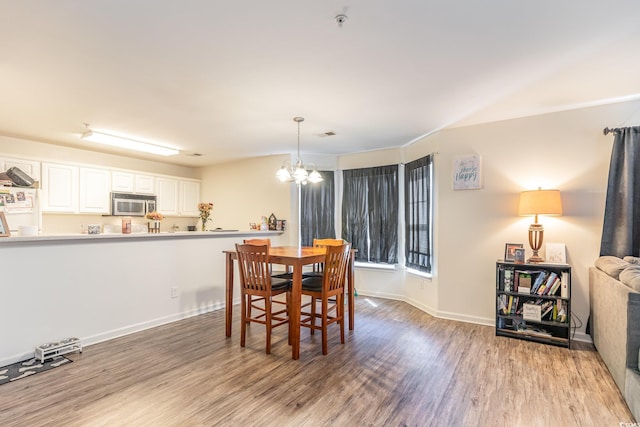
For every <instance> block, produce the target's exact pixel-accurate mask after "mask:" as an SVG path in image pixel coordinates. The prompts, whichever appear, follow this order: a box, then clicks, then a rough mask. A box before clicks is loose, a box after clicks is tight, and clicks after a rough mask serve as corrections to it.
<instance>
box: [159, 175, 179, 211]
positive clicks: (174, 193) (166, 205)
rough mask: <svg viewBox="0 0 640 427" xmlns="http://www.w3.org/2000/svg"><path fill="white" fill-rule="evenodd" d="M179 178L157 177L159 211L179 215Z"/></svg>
mask: <svg viewBox="0 0 640 427" xmlns="http://www.w3.org/2000/svg"><path fill="white" fill-rule="evenodd" d="M178 188H179V187H178V180H177V179H172V178H165V177H157V178H156V189H157V191H158V194H157V196H158V201H157V206H156V209H157V210H158V212H160V213H162V214H164V215H168V216H177V215H178Z"/></svg>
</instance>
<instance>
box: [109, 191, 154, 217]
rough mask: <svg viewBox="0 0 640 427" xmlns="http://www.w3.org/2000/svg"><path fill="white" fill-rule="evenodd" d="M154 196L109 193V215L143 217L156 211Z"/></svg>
mask: <svg viewBox="0 0 640 427" xmlns="http://www.w3.org/2000/svg"><path fill="white" fill-rule="evenodd" d="M156 201H157V200H156V196H149V195H144V194H131V193H111V215H115V216H145V215H146V214H147V213H149V212H153V211H155V210H156Z"/></svg>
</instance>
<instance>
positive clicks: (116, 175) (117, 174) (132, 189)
mask: <svg viewBox="0 0 640 427" xmlns="http://www.w3.org/2000/svg"><path fill="white" fill-rule="evenodd" d="M154 182H155V177H154V176H153V175H143V174H137V173H133V172H125V171H112V172H111V191H115V192H120V193H139V194H155V188H154Z"/></svg>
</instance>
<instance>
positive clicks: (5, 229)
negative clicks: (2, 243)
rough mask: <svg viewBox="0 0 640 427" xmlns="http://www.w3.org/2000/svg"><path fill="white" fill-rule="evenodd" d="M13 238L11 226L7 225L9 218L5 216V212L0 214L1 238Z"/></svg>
mask: <svg viewBox="0 0 640 427" xmlns="http://www.w3.org/2000/svg"><path fill="white" fill-rule="evenodd" d="M9 236H11V231H9V224H7V217H6V216H4V212H0V237H9Z"/></svg>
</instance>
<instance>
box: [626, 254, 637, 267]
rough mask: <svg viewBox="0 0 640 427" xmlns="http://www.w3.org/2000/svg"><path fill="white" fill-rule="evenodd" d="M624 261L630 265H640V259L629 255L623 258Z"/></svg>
mask: <svg viewBox="0 0 640 427" xmlns="http://www.w3.org/2000/svg"><path fill="white" fill-rule="evenodd" d="M622 260H623V261H627V262H628V263H629V264H635V265H640V257H637V256H631V255H627V256H626V257H624V258H622Z"/></svg>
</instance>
